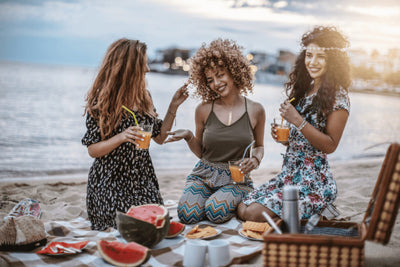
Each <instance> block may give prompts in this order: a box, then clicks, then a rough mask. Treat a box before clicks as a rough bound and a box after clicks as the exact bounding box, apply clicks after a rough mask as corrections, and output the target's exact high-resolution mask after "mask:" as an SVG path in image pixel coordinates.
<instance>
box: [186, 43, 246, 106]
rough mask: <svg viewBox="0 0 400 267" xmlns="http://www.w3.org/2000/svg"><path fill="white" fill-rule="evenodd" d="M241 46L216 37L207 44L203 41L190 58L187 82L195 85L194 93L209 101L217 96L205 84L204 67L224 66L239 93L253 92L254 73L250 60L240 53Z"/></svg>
mask: <svg viewBox="0 0 400 267" xmlns="http://www.w3.org/2000/svg"><path fill="white" fill-rule="evenodd" d="M242 49H243V48H242V47H241V46H239V45H237V44H236V42H235V41H233V40H229V39H225V40H223V39H221V38H218V39H217V40H214V41H212V42H211V43H210V45H209V46H207V45H206V44H205V43H203V44H202V46H201V47H200V48H199V49H198V50H197V52H196V54H195V55H193V56H192V57H191V58H190V61H189V62H190V71H189V75H190V76H189V83H192V84H193V85H194V86H195V87H196V93H195V95H196V96H198V97H200V98H201V99H202V100H203V101H204V102H210V101H213V100H215V99H217V98H218V97H219V95H218V94H217V93H215V92H214V91H212V90H210V88H208V86H207V79H206V76H205V70H206V69H216V68H226V69H227V71H228V72H229V73H230V74H231V76H232V79H233V82H234V84H235V86H237V88H239V90H240V94H244V95H247V94H248V93H252V92H253V87H254V83H253V79H254V75H253V72H252V71H251V68H250V62H249V61H248V60H247V58H246V57H245V56H244V55H243V54H242Z"/></svg>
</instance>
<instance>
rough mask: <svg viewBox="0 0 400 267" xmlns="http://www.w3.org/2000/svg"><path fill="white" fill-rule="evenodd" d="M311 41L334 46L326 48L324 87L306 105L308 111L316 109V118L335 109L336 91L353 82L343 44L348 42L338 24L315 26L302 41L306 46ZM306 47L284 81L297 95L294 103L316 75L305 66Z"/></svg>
mask: <svg viewBox="0 0 400 267" xmlns="http://www.w3.org/2000/svg"><path fill="white" fill-rule="evenodd" d="M310 43H314V44H317V45H318V46H319V47H323V48H335V49H329V50H326V51H325V53H326V55H327V70H326V73H325V74H324V75H323V77H322V78H321V80H322V83H321V88H319V90H318V93H317V95H316V96H315V97H314V98H313V102H312V105H311V106H310V107H308V108H307V109H306V111H305V112H306V113H307V112H308V111H310V109H313V110H314V111H316V112H317V120H319V121H321V120H322V118H323V117H324V116H326V115H327V114H329V113H330V112H331V111H332V108H333V105H334V102H335V96H336V93H337V92H338V91H339V90H340V89H344V90H346V91H348V88H349V86H350V84H351V75H350V59H349V57H348V55H347V53H346V52H345V51H344V48H347V47H348V45H349V42H348V41H347V39H346V37H344V36H343V35H342V34H341V33H340V32H339V31H338V30H337V28H336V27H335V26H328V27H323V26H316V27H315V28H314V29H313V30H312V31H311V32H307V33H305V34H303V36H302V39H301V45H302V46H303V48H305V47H306V46H307V45H309V44H310ZM305 55H306V51H305V50H304V49H303V51H302V52H301V53H300V54H299V56H298V57H297V59H296V63H295V65H294V69H293V71H292V72H291V73H290V74H289V81H288V82H287V83H286V84H285V88H286V94H287V95H288V97H289V98H293V97H295V100H294V101H293V105H297V104H298V103H299V101H300V100H301V99H303V98H304V97H305V96H306V95H307V93H308V92H309V91H310V90H311V89H312V82H313V79H312V78H311V76H310V74H309V73H308V71H307V69H306V66H305Z"/></svg>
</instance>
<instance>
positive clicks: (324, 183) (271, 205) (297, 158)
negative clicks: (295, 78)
mask: <svg viewBox="0 0 400 267" xmlns="http://www.w3.org/2000/svg"><path fill="white" fill-rule="evenodd" d="M314 96H315V94H313V95H310V96H308V97H305V98H304V99H302V100H301V101H300V102H299V104H298V105H297V106H296V109H297V111H298V112H299V113H300V114H301V115H302V117H303V118H305V119H306V120H307V122H308V123H310V124H311V125H312V126H314V127H315V128H317V129H318V130H320V131H322V132H324V131H325V129H326V119H327V118H324V119H323V120H322V121H321V122H317V114H316V112H315V111H310V112H308V113H307V114H305V110H306V108H307V107H308V106H309V105H311V103H312V100H313V98H314ZM341 109H344V110H347V112H349V111H350V100H349V97H348V94H347V92H346V91H344V90H340V91H339V92H338V93H337V95H336V100H335V103H334V106H333V111H336V110H341ZM284 185H297V186H298V187H299V211H300V214H301V218H302V219H308V218H309V217H310V216H311V215H313V214H315V213H321V212H322V211H323V209H324V208H326V206H327V205H328V204H331V203H333V201H334V200H335V199H336V196H337V188H336V182H335V180H334V178H333V176H332V174H331V171H330V167H329V163H328V159H327V154H326V153H323V152H321V151H320V150H318V149H316V148H315V147H313V146H312V145H311V144H310V143H309V142H308V140H307V139H306V138H305V137H304V136H303V134H302V133H301V132H300V131H298V130H297V128H296V127H295V126H294V125H290V133H289V145H288V147H287V149H286V153H285V155H284V161H283V165H282V171H281V172H280V173H279V174H278V175H277V176H276V177H275V178H273V179H271V180H270V181H268V182H267V183H265V184H263V185H261V186H259V187H258V188H256V189H255V190H254V191H252V192H251V193H250V194H249V195H247V197H246V198H245V199H244V200H243V203H244V204H246V205H250V204H251V203H259V204H261V205H263V206H265V207H267V208H268V209H270V210H271V211H273V212H274V213H276V214H277V215H278V216H281V211H282V190H283V186H284Z"/></svg>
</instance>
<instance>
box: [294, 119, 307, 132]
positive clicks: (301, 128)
mask: <svg viewBox="0 0 400 267" xmlns="http://www.w3.org/2000/svg"><path fill="white" fill-rule="evenodd" d="M306 124H307V121H306V119H303V121H302V122H301V123H300V125H299V126H297V127H296V128H297V130H298V131H299V132H301V131H302V130H303V128H304V126H306Z"/></svg>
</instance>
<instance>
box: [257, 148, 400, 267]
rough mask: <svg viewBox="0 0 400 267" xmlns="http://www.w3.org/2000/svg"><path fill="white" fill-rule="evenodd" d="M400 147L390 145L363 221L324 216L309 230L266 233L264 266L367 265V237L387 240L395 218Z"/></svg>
mask: <svg viewBox="0 0 400 267" xmlns="http://www.w3.org/2000/svg"><path fill="white" fill-rule="evenodd" d="M399 151H400V146H399V144H397V143H394V144H391V145H390V146H389V148H388V150H387V153H386V156H385V159H384V161H383V164H382V167H381V170H380V173H379V176H378V179H377V182H376V184H375V188H374V191H373V193H372V196H371V199H370V202H369V204H368V208H367V211H366V213H365V215H364V219H363V222H362V223H361V224H359V223H354V222H340V221H332V220H323V221H320V222H319V223H318V224H317V225H316V227H315V228H314V229H313V231H311V232H310V233H309V234H282V235H279V234H267V233H266V234H264V236H263V238H264V241H265V245H264V249H263V257H264V266H268V267H270V266H364V244H365V240H371V241H374V242H379V243H382V244H387V243H388V242H389V239H390V235H391V233H392V229H393V226H394V222H395V220H396V216H397V212H398V209H399V204H400V155H399ZM305 223H306V221H305V220H304V221H303V220H302V221H301V225H302V227H301V228H302V229H304V225H305Z"/></svg>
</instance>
